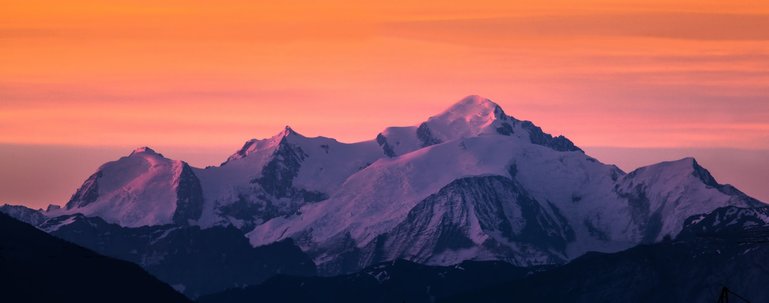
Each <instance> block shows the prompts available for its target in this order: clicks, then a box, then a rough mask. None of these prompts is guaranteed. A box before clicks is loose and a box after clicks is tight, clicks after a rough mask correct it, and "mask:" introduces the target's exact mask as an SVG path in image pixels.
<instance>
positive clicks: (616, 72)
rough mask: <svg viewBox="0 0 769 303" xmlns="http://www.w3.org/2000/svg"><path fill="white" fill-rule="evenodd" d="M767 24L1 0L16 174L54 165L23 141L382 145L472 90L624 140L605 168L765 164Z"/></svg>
mask: <svg viewBox="0 0 769 303" xmlns="http://www.w3.org/2000/svg"><path fill="white" fill-rule="evenodd" d="M415 2H417V3H415ZM537 2H539V3H537ZM767 28H769V2H766V1H764V0H760V1H758V0H744V1H704V0H696V1H695V0H679V1H660V0H646V1H640V0H631V1H606V0H586V1H579V2H575V1H567V0H554V1H487V0H474V1H401V0H394V1H340V0H330V1H300V0H287V1H277V2H276V1H245V0H230V1H227V0H225V1H206V0H193V1H189V0H185V1H181V0H171V1H149V0H131V1H128V0H116V1H95V0H72V1H66V2H61V1H52V0H43V1H39V0H25V1H21V0H11V1H9V0H0V144H1V145H2V146H0V153H1V154H2V155H4V157H6V158H4V159H0V160H3V162H2V164H3V165H4V166H5V167H4V169H3V170H2V171H0V178H2V179H3V180H16V179H14V178H15V177H14V176H19V175H25V173H24V171H23V170H24V169H28V170H30V171H35V172H36V171H37V170H35V169H32V168H30V167H26V168H25V166H24V165H22V164H19V163H20V161H17V158H13V157H22V156H21V155H23V153H21V154H19V153H18V148H21V150H27V151H28V152H29V153H34V151H35V150H37V151H39V150H46V149H47V150H52V151H62V152H63V153H66V150H68V148H69V149H71V150H79V151H94V150H104V149H110V150H114V149H118V148H120V149H123V148H126V147H128V146H144V145H149V146H153V147H157V146H160V147H163V148H164V149H166V150H170V151H173V152H180V153H181V154H185V153H184V152H181V151H188V152H187V153H186V154H185V155H189V156H191V157H195V155H193V154H194V153H195V152H194V151H198V152H199V153H200V154H207V155H210V156H208V157H209V158H206V159H213V158H214V156H213V155H216V157H218V156H219V155H220V154H225V155H226V154H229V153H231V152H232V151H234V150H235V149H237V148H238V147H239V146H240V145H241V144H242V143H243V142H244V141H245V140H247V139H249V138H263V137H269V136H271V135H273V134H275V133H277V132H278V131H280V130H281V129H282V127H283V126H284V125H287V124H288V125H291V126H292V127H293V128H294V129H296V130H297V131H299V132H300V133H302V134H305V135H308V136H317V135H324V136H329V137H334V138H337V139H339V140H340V141H346V142H350V141H359V140H366V139H371V138H373V137H374V136H376V134H377V133H378V132H379V131H381V130H382V129H384V128H385V127H387V126H392V125H412V124H417V123H419V122H420V121H423V120H425V119H426V118H427V117H428V116H430V115H432V114H435V113H438V112H440V111H441V110H443V109H444V108H445V107H447V106H448V105H449V104H451V103H453V102H455V101H457V100H459V99H460V98H462V97H464V96H466V95H469V94H479V95H482V96H485V97H488V98H491V99H493V100H494V101H495V102H497V103H499V104H500V105H501V106H502V107H503V108H504V109H505V111H506V112H507V113H508V114H510V115H512V116H515V117H517V118H520V119H527V120H532V121H534V122H535V123H536V124H538V125H540V126H542V127H543V128H544V129H545V131H547V132H550V133H554V134H564V135H566V136H567V137H569V138H570V139H572V140H573V141H575V142H576V143H577V144H578V145H580V146H604V147H612V148H614V149H611V150H610V151H611V152H610V153H609V154H606V155H605V156H606V157H613V156H615V155H619V156H620V158H621V157H626V156H627V157H631V156H633V157H640V156H642V155H641V154H638V153H633V152H629V149H628V148H632V149H633V150H635V151H639V150H647V149H648V150H670V149H675V150H698V151H701V150H716V149H718V150H723V149H737V150H745V151H749V152H756V153H762V152H763V151H766V150H769V31H767V30H766V29H767ZM129 150H130V149H129ZM3 151H4V152H3ZM161 151H163V150H161ZM96 154H98V153H91V152H84V153H82V154H80V155H81V157H77V156H76V155H78V153H77V152H75V153H74V154H72V155H70V156H69V157H63V156H62V157H61V159H60V160H62V161H63V160H64V159H65V158H66V161H68V162H67V165H65V166H62V167H61V168H59V167H52V168H50V169H51V170H53V171H56V172H62V173H61V176H60V177H57V178H53V179H51V181H50V182H60V183H57V184H58V185H55V186H60V185H61V186H64V185H63V184H65V183H66V184H67V185H66V186H67V187H71V185H69V184H70V183H76V184H79V183H80V182H82V179H84V178H85V177H87V174H86V175H85V176H81V175H82V174H83V173H78V176H79V177H73V176H70V175H68V174H66V173H63V171H64V167H70V166H72V165H78V163H81V164H82V165H81V166H78V167H89V165H91V166H92V164H91V162H93V161H94V159H99V160H101V159H102V157H96V156H94V157H95V158H88V159H86V157H87V156H93V155H96ZM122 154H123V153H119V154H118V153H115V152H114V151H113V152H110V153H109V155H110V158H106V159H113V158H114V157H115V156H118V155H122ZM663 154H664V155H668V154H665V153H657V155H660V156H659V157H657V158H660V159H659V160H661V159H662V158H664V157H662V155H663ZM730 154H731V155H732V158H729V155H730ZM9 155H16V156H9ZM56 155H57V153H55V152H52V153H49V154H46V157H53V159H50V160H51V161H52V162H51V163H60V161H59V162H57V161H53V160H56V157H57V156H56ZM99 155H101V154H99ZM676 155H677V154H676ZM737 155H739V153H722V156H719V157H714V158H713V159H714V160H713V161H712V162H711V163H713V165H715V166H718V167H724V168H725V169H726V170H729V169H731V171H732V172H727V173H724V174H726V175H731V174H734V175H736V174H742V175H746V176H747V177H751V178H753V179H756V178H765V177H766V175H765V174H763V175H762V174H761V173H760V172H757V171H756V170H755V169H753V170H750V167H748V171H745V172H744V173H743V172H742V171H735V170H736V169H737V168H736V167H732V166H731V165H729V163H732V162H739V161H740V160H741V159H735V157H737ZM27 158H29V157H26V158H24V159H27ZM18 159H21V158H18ZM46 159H47V160H46V161H48V159H49V158H46ZM182 159H184V158H182ZM655 159H656V158H655ZM762 159H766V158H762ZM185 160H187V159H185ZM650 160H651V159H650ZM626 161H628V162H629V163H635V162H637V161H634V160H632V159H629V160H626ZM201 162H205V161H201ZM708 162H710V161H708ZM8 163H11V164H13V165H11V164H8ZM14 163H15V164H14ZM210 164H216V163H210ZM647 164H648V163H647ZM630 166H632V165H630ZM11 167H13V168H12V169H11ZM730 167H731V168H730ZM94 169H95V167H91V168H89V171H92V170H94ZM719 171H720V169H719ZM718 176H719V175H718V173H716V177H718ZM67 178H78V180H77V182H74V181H69V179H67ZM65 179H67V181H66V182H65V181H61V180H65ZM56 180H59V181H56ZM758 180H761V179H758ZM764 181H766V180H765V179H764ZM18 182H21V181H18ZM18 182H17V183H18ZM766 182H769V181H766ZM766 182H765V183H766ZM17 183H14V184H17ZM25 184H26V183H25ZM51 184H52V186H54V184H53V183H51ZM736 185H738V186H740V185H741V184H739V183H738V184H736ZM749 186H754V187H755V186H756V185H749ZM766 187H767V188H769V186H766ZM39 190H40V189H39V188H34V187H32V186H24V185H23V184H21V183H19V185H17V186H13V187H10V186H6V187H4V188H0V202H2V201H8V200H14V201H16V200H25V199H24V197H29V199H28V200H29V201H33V200H34V201H35V202H34V203H42V202H39V201H42V200H44V199H48V198H47V197H46V198H42V197H39V196H35V195H39V193H36V191H39ZM73 190H74V189H71V191H73ZM766 191H767V192H766V193H761V194H760V195H762V196H764V197H769V189H767V190H766ZM62 192H63V190H62ZM32 197H35V198H32ZM63 199H65V200H66V197H64V198H63Z"/></svg>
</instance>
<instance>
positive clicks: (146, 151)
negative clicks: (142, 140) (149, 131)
mask: <svg viewBox="0 0 769 303" xmlns="http://www.w3.org/2000/svg"><path fill="white" fill-rule="evenodd" d="M139 154H146V155H153V156H161V157H162V156H163V155H162V154H159V153H158V152H156V151H155V150H153V149H151V148H149V147H147V146H142V147H139V148H136V149H134V150H133V151H132V152H131V156H133V155H139Z"/></svg>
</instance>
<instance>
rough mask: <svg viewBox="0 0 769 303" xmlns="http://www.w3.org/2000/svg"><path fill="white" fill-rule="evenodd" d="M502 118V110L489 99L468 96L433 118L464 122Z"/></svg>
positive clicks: (503, 114)
mask: <svg viewBox="0 0 769 303" xmlns="http://www.w3.org/2000/svg"><path fill="white" fill-rule="evenodd" d="M504 116H505V113H504V111H502V108H501V107H499V105H497V104H496V103H494V101H491V99H488V98H484V97H481V96H478V95H470V96H467V97H464V98H462V100H459V101H458V102H456V103H454V104H453V105H452V106H451V107H449V108H448V109H446V110H445V111H443V112H442V113H441V114H439V115H438V116H435V117H433V118H439V117H446V118H448V119H450V120H456V119H460V118H464V120H465V121H470V120H476V119H479V118H481V119H484V120H493V119H501V118H502V117H504Z"/></svg>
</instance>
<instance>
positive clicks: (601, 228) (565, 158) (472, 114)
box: [0, 96, 768, 297]
mask: <svg viewBox="0 0 769 303" xmlns="http://www.w3.org/2000/svg"><path fill="white" fill-rule="evenodd" d="M763 206H765V204H763V203H762V202H760V201H758V200H756V199H753V198H751V197H749V196H747V195H746V194H744V193H742V192H741V191H739V190H738V189H736V188H735V187H733V186H730V185H726V184H720V183H718V182H717V181H716V179H715V178H714V177H713V176H712V175H711V174H710V173H709V172H708V170H707V169H705V168H703V167H702V166H701V165H699V163H698V162H697V161H696V160H695V159H693V158H684V159H680V160H675V161H669V162H662V163H658V164H654V165H650V166H646V167H641V168H639V169H636V170H634V171H632V172H624V171H622V170H621V169H619V168H618V167H616V166H614V165H609V164H604V163H601V162H600V161H599V160H598V159H595V158H592V157H590V156H589V155H587V154H585V152H584V151H583V150H582V149H580V148H579V147H578V146H576V145H575V144H574V143H573V142H572V141H571V140H569V139H567V138H565V137H563V136H553V135H550V134H548V133H546V132H544V131H543V130H542V129H541V128H540V127H539V126H537V125H535V124H534V123H533V122H531V121H526V120H520V119H517V118H515V117H513V116H511V115H508V114H507V113H505V112H504V111H503V110H502V108H501V107H500V106H499V105H497V104H496V103H494V102H492V101H491V100H489V99H486V98H483V97H480V96H468V97H466V98H464V99H462V100H460V101H458V102H456V103H455V104H453V105H451V106H450V107H449V108H447V109H446V110H445V111H443V112H441V113H438V114H437V115H434V116H432V117H429V118H428V119H427V120H425V121H424V122H422V123H419V124H417V125H413V126H406V127H389V128H386V129H384V130H383V131H382V132H380V133H379V134H377V135H375V136H372V139H371V140H368V141H362V142H356V143H342V142H339V141H337V140H335V139H332V138H326V137H314V138H310V137H305V136H303V135H301V134H299V133H298V132H296V131H294V130H293V129H291V128H290V127H286V128H285V129H284V130H282V131H281V132H279V133H278V134H276V135H275V136H272V137H270V138H266V139H252V140H249V141H247V142H246V143H245V144H244V145H243V147H242V148H241V149H240V150H238V151H236V152H235V153H234V154H232V155H231V156H230V157H228V158H227V159H226V160H225V161H224V162H223V163H222V164H221V165H218V166H211V167H206V168H196V167H192V166H190V165H189V164H187V163H186V162H184V161H181V160H173V159H168V158H166V157H164V156H163V155H162V154H161V153H158V152H156V151H154V150H152V149H151V148H149V147H142V148H138V149H136V150H134V151H133V152H131V153H130V154H129V155H128V156H125V157H122V158H120V159H117V160H115V161H112V162H108V163H105V164H104V165H102V166H101V167H100V168H99V169H98V170H97V171H96V172H95V173H93V174H92V175H91V176H90V177H89V178H88V179H87V180H85V182H84V183H83V185H82V186H81V187H80V188H79V189H78V190H77V191H76V192H75V193H74V194H73V195H72V197H71V199H70V200H69V201H68V202H67V203H66V204H65V205H64V206H63V207H61V208H58V207H52V208H49V209H47V210H31V209H27V208H24V207H21V206H11V205H6V206H3V207H1V208H0V211H3V212H6V213H8V214H11V215H12V216H14V217H16V218H18V219H20V220H23V221H25V222H27V223H30V224H32V225H35V226H38V228H40V229H42V230H45V231H48V232H49V233H51V234H53V235H56V236H58V237H60V238H63V239H66V240H69V241H72V242H75V243H78V244H80V245H83V246H85V247H88V248H91V249H93V250H95V251H97V252H99V253H102V254H105V255H108V256H113V257H117V258H120V259H124V260H128V261H131V262H135V263H137V264H140V265H142V266H143V267H144V268H145V269H146V270H147V271H149V272H150V273H153V274H155V275H156V276H158V277H160V278H161V279H163V280H164V281H166V282H167V283H169V284H171V285H175V288H176V289H177V290H179V291H182V292H184V293H185V294H187V295H189V296H191V297H197V296H200V295H205V294H211V293H214V292H217V291H222V290H224V289H227V288H232V287H242V286H246V285H253V284H257V283H259V282H261V281H264V280H265V279H267V278H268V277H269V276H271V275H274V274H288V275H292V276H309V275H321V276H333V275H342V274H352V273H356V272H360V271H361V270H364V269H366V268H371V266H375V265H377V264H382V263H383V262H390V261H393V260H406V261H409V262H414V263H416V264H421V265H424V266H434V267H439V268H440V267H448V266H453V265H456V264H460V263H462V262H468V261H473V262H483V261H489V262H494V261H502V262H505V263H507V264H510V265H511V266H515V267H516V268H538V267H548V266H555V265H562V264H566V263H569V262H570V261H572V260H575V259H577V258H579V257H580V256H583V255H585V254H586V253H588V252H602V253H615V252H618V251H622V250H625V249H629V248H631V247H635V246H637V245H644V244H654V243H668V242H669V241H670V240H673V239H677V238H679V237H681V236H685V233H686V232H687V229H685V227H686V226H693V224H694V223H695V221H696V222H698V223H701V222H711V221H714V220H715V221H718V220H720V219H713V218H712V216H717V215H718V213H714V211H723V209H725V208H729V207H731V208H733V209H742V210H745V209H747V210H746V211H744V212H751V211H754V210H753V209H755V208H758V207H763ZM723 215H724V216H726V215H730V216H731V215H733V214H731V213H730V214H723ZM746 216H747V215H746ZM746 216H743V217H740V218H744V217H746ZM750 216H752V217H755V218H759V219H760V220H763V221H761V222H766V221H767V219H766V218H767V217H768V215H766V214H763V215H762V214H758V213H751V214H750ZM750 216H747V217H750ZM752 217H751V218H752ZM759 219H755V220H759ZM708 220H710V221H708ZM735 220H737V219H735ZM703 228H705V227H703ZM689 230H690V229H689ZM682 233H684V234H682ZM202 239H207V240H202ZM201 241H202V242H201ZM209 241H213V242H209ZM201 243H216V245H214V246H215V247H216V248H211V247H207V246H206V245H201ZM180 249H181V252H180ZM201 251H204V252H205V253H204V255H206V254H207V255H210V256H212V257H213V256H218V255H226V256H228V257H227V258H234V259H228V261H222V262H213V263H212V264H209V265H207V266H204V267H201V266H199V265H198V266H197V267H195V266H193V265H195V264H198V263H200V262H203V261H202V259H196V258H195V255H196V254H198V253H200V252H201ZM233 252H237V253H233ZM236 255H237V256H238V257H234V256H236ZM276 256H281V258H277V257H276ZM233 260H237V261H233ZM265 260H269V261H265ZM238 264H251V265H249V266H253V267H248V266H245V267H240V268H238V267H239V266H238ZM190 266H192V267H190ZM257 268H258V269H257ZM231 270H235V271H236V272H238V273H239V274H238V276H237V277H231V276H227V274H226V273H228V272H231ZM205 272H212V273H217V272H218V274H217V275H219V276H227V279H223V280H220V281H221V283H219V284H216V285H207V284H206V283H203V282H202V281H203V280H202V278H200V277H201V275H205Z"/></svg>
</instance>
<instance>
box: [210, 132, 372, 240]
mask: <svg viewBox="0 0 769 303" xmlns="http://www.w3.org/2000/svg"><path fill="white" fill-rule="evenodd" d="M384 156H385V155H384V153H383V152H382V150H381V148H379V146H378V145H377V144H376V143H375V142H374V141H365V142H360V143H353V144H346V143H341V142H338V141H336V140H334V139H330V138H325V137H316V138H307V137H304V136H302V135H301V134H299V133H297V132H295V131H294V130H292V129H291V128H290V127H286V128H285V130H283V131H282V132H280V133H279V134H277V135H275V136H273V137H271V138H269V139H264V140H256V139H254V140H250V141H248V142H246V144H245V145H244V146H243V148H242V149H241V150H240V151H238V152H237V153H235V154H234V155H232V156H231V157H229V159H228V160H227V161H226V162H225V163H223V164H222V165H221V166H218V167H209V168H206V169H198V170H196V174H197V175H198V176H200V179H201V181H202V184H203V187H204V188H203V192H204V194H205V200H206V204H205V207H204V214H203V217H202V219H201V224H202V225H203V226H211V225H215V224H221V223H223V222H226V223H232V224H235V225H236V226H239V227H248V226H250V227H253V224H256V223H261V221H262V220H266V219H270V218H273V217H276V216H282V215H288V214H292V213H293V212H295V211H296V210H297V209H298V208H299V207H300V206H302V205H304V204H306V203H312V202H317V201H321V200H324V199H325V198H326V197H328V195H329V194H330V193H333V192H335V191H336V189H337V188H338V187H339V185H340V184H342V183H343V182H344V181H345V180H346V179H347V177H348V176H350V175H352V174H353V173H355V172H357V171H359V170H361V169H363V168H365V167H366V166H368V165H369V164H371V163H372V162H374V161H376V159H378V158H382V157H384Z"/></svg>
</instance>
